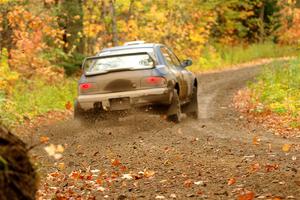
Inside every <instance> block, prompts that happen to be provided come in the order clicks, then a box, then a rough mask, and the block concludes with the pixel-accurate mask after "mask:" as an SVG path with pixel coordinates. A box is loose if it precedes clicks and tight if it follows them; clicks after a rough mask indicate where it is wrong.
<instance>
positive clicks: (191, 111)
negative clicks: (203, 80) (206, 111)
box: [184, 87, 199, 119]
mask: <svg viewBox="0 0 300 200" xmlns="http://www.w3.org/2000/svg"><path fill="white" fill-rule="evenodd" d="M184 113H186V115H187V116H188V117H191V118H193V119H199V108H198V90H197V87H194V88H193V94H192V97H191V101H190V102H189V103H188V104H187V105H185V106H184Z"/></svg>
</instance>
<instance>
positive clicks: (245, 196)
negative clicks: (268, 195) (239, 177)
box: [238, 191, 255, 200]
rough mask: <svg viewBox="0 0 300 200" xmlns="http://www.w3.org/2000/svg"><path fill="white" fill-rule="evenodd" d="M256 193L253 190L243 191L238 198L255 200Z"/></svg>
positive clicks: (239, 199)
mask: <svg viewBox="0 0 300 200" xmlns="http://www.w3.org/2000/svg"><path fill="white" fill-rule="evenodd" d="M254 196H255V195H254V193H253V192H251V191H246V192H243V193H241V194H240V195H239V197H238V200H253V199H254Z"/></svg>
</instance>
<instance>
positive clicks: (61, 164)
mask: <svg viewBox="0 0 300 200" xmlns="http://www.w3.org/2000/svg"><path fill="white" fill-rule="evenodd" d="M57 167H58V169H60V170H64V169H65V163H58V165H57Z"/></svg>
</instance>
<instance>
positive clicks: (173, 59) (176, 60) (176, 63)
mask: <svg viewBox="0 0 300 200" xmlns="http://www.w3.org/2000/svg"><path fill="white" fill-rule="evenodd" d="M169 53H170V57H171V59H172V61H173V63H174V65H175V66H176V67H180V66H181V64H180V62H179V60H178V58H177V57H176V56H175V54H174V53H173V52H172V51H170V50H169Z"/></svg>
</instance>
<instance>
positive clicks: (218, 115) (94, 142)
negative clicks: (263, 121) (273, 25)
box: [25, 67, 300, 200]
mask: <svg viewBox="0 0 300 200" xmlns="http://www.w3.org/2000/svg"><path fill="white" fill-rule="evenodd" d="M260 70H261V67H251V68H243V69H238V70H233V71H225V72H220V73H212V74H203V75H199V76H198V78H199V82H200V90H199V94H198V95H199V109H200V119H199V120H198V121H196V120H192V119H187V118H186V119H184V120H183V122H182V123H180V124H174V123H171V122H167V121H165V120H164V119H163V118H162V117H160V116H157V115H151V114H141V113H139V114H135V115H131V116H128V117H125V118H122V119H119V120H115V121H103V122H97V123H96V124H95V125H94V126H92V127H89V128H84V127H82V126H80V125H79V124H78V123H77V122H75V121H73V120H69V121H66V122H60V123H58V124H56V125H55V126H52V127H46V128H45V127H44V128H41V129H39V130H38V134H37V135H36V138H35V139H29V138H25V140H26V141H27V142H29V143H30V144H33V143H35V142H37V140H38V138H39V136H48V137H49V138H50V142H51V143H54V144H62V145H64V146H65V152H64V153H63V158H62V159H61V160H59V161H57V160H54V159H52V158H49V156H48V155H47V154H46V153H45V151H44V149H43V147H38V148H35V149H34V150H33V152H32V153H33V155H34V156H33V157H34V159H35V160H37V161H38V162H40V163H41V165H40V166H39V172H40V173H41V192H40V196H41V198H49V197H50V196H51V195H52V197H53V196H54V193H55V192H56V193H57V194H60V193H70V190H73V191H71V193H72V195H73V196H76V195H78V197H79V196H81V197H84V198H87V197H88V196H90V197H95V198H96V199H103V198H106V199H175V198H176V199H238V198H240V199H242V200H243V199H247V197H248V199H252V197H251V196H252V195H254V197H255V199H276V198H277V199H300V153H299V152H300V151H299V144H300V138H292V139H291V138H290V139H285V138H281V137H279V136H275V135H273V134H271V133H269V132H268V131H266V130H263V129H262V128H259V127H258V126H257V125H255V124H251V123H249V122H247V120H246V119H245V118H243V117H241V116H240V114H239V113H237V112H236V111H235V110H234V109H233V108H232V106H231V103H232V97H233V94H234V93H235V92H236V91H237V90H238V89H240V88H242V87H245V86H246V84H247V82H248V81H251V80H253V79H254V77H255V76H256V75H257V74H258V73H259V72H260ZM285 144H291V149H290V150H289V151H288V152H284V151H283V150H282V146H283V145H285ZM289 147H290V146H289ZM55 163H56V164H55ZM58 163H63V164H58ZM90 169H92V170H95V169H97V170H100V171H99V177H100V176H102V177H103V181H99V182H98V183H99V185H101V188H100V190H101V191H95V190H92V189H90V190H86V189H84V188H83V187H85V186H82V188H81V189H80V187H79V189H78V188H77V190H75V189H74V187H73V186H72V187H69V188H68V186H69V185H73V184H76V183H77V182H76V183H74V182H72V183H70V182H68V183H67V184H66V182H67V181H66V179H68V177H67V178H65V179H63V180H64V181H62V182H59V181H54V182H53V181H52V182H51V181H50V179H49V176H48V179H46V175H47V174H48V173H52V172H55V171H58V172H59V173H62V174H66V175H68V174H70V173H71V172H72V171H73V170H77V171H78V170H81V172H82V173H85V171H87V172H89V170H90ZM96 172H97V173H98V171H96ZM139 172H140V173H139ZM93 173H94V172H93ZM93 177H96V178H97V176H96V175H95V176H93ZM92 180H93V179H92ZM78 184H79V183H78ZM50 186H52V187H53V188H50V189H49V187H50ZM54 186H55V187H54ZM70 188H71V189H70ZM247 191H249V192H248V193H247ZM74 193H75V194H74ZM245 193H247V195H243V194H245ZM46 194H47V195H48V196H47V195H46Z"/></svg>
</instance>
